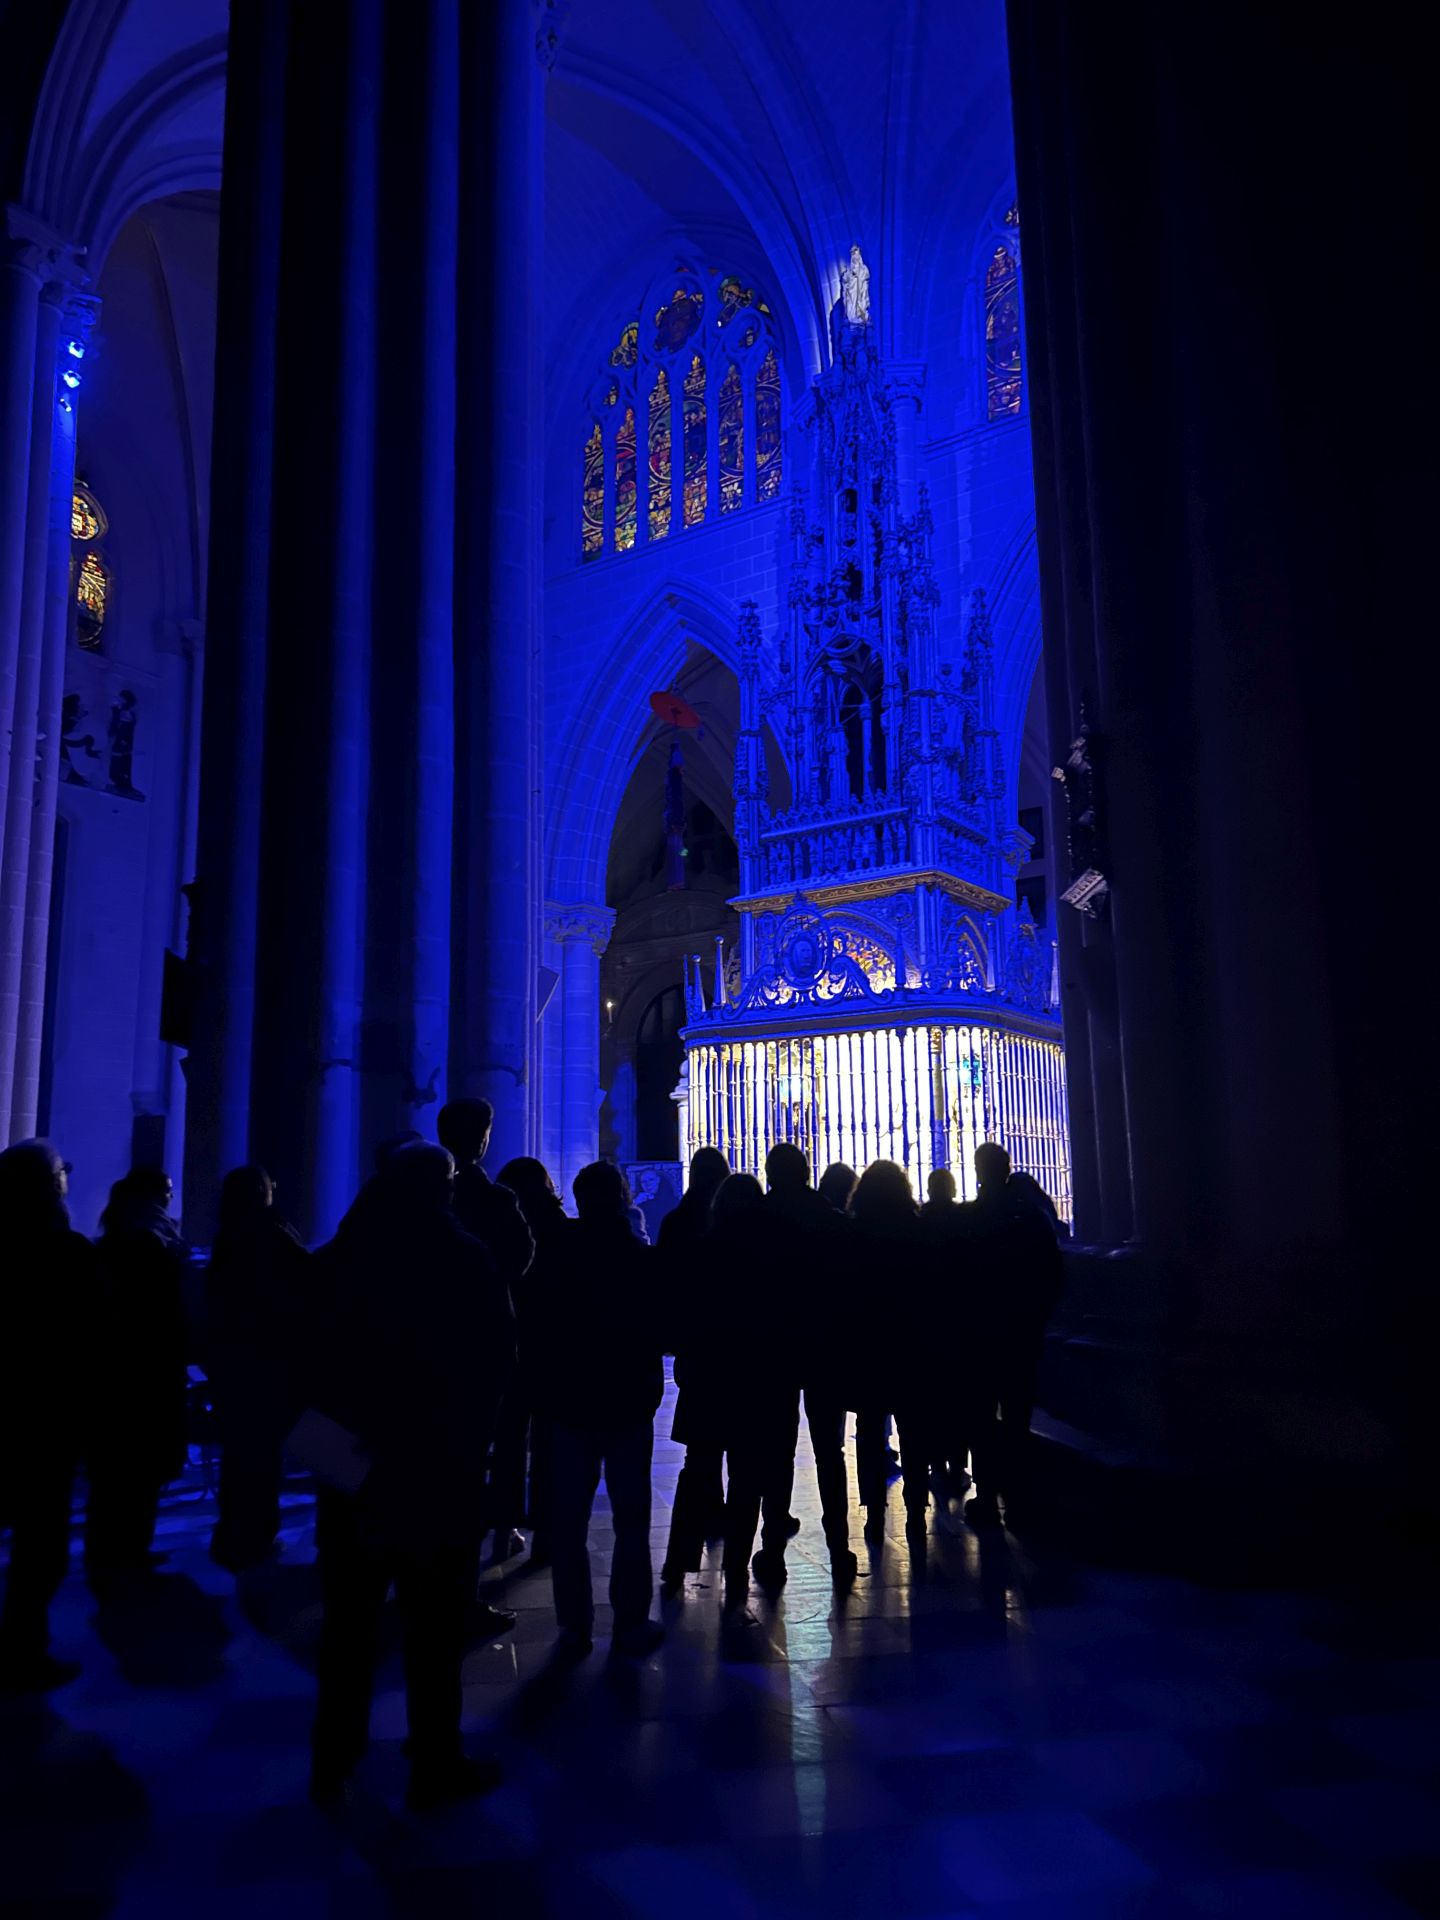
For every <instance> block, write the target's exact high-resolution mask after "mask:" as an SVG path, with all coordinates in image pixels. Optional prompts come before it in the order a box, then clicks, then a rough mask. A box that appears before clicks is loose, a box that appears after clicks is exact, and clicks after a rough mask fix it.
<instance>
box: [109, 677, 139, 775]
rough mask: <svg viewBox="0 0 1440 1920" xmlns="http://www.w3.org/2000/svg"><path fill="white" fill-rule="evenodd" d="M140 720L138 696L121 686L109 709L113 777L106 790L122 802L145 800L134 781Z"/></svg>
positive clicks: (111, 771)
mask: <svg viewBox="0 0 1440 1920" xmlns="http://www.w3.org/2000/svg"><path fill="white" fill-rule="evenodd" d="M138 717H139V716H138V714H137V713H136V710H135V695H134V694H133V693H132V692H131V691H130V689H129V687H122V688H121V690H120V693H119V695H118V697H117V698H116V700H115V703H114V705H113V706H112V707H111V709H110V724H109V728H108V731H109V735H110V778H109V781H108V782H107V783H106V787H105V791H106V792H107V793H118V794H119V795H120V797H121V799H122V800H143V799H144V798H145V796H144V794H143V793H141V792H140V791H139V789H138V788H137V787H136V785H135V783H134V781H133V780H132V779H131V774H132V772H133V770H134V765H135V722H136V720H137V719H138Z"/></svg>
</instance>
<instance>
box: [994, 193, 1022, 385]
mask: <svg viewBox="0 0 1440 1920" xmlns="http://www.w3.org/2000/svg"><path fill="white" fill-rule="evenodd" d="M1024 394H1025V376H1024V368H1023V365H1022V361H1021V341H1020V209H1019V207H1018V206H1014V205H1012V206H1011V207H1010V209H1009V211H1008V212H1007V213H1006V215H1005V221H1004V232H1003V235H1002V236H1001V237H1000V238H998V239H997V240H996V241H995V244H994V247H993V249H992V251H991V254H990V258H989V261H988V263H987V264H986V268H985V417H986V419H987V420H1008V419H1011V418H1013V417H1014V416H1015V415H1016V414H1018V413H1019V412H1020V408H1021V403H1022V401H1023V399H1024Z"/></svg>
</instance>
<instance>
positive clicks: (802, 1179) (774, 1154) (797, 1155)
mask: <svg viewBox="0 0 1440 1920" xmlns="http://www.w3.org/2000/svg"><path fill="white" fill-rule="evenodd" d="M765 1178H766V1179H767V1180H768V1181H769V1182H770V1191H771V1192H772V1193H795V1192H797V1191H798V1190H799V1189H800V1188H802V1187H808V1186H809V1184H810V1162H809V1161H808V1160H807V1159H806V1158H805V1156H804V1154H803V1153H802V1152H801V1151H800V1149H799V1147H797V1146H796V1144H795V1142H794V1141H793V1140H780V1141H777V1142H776V1144H775V1145H774V1146H773V1147H772V1148H771V1149H770V1151H769V1153H767V1154H766V1156H765Z"/></svg>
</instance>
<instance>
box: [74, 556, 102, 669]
mask: <svg viewBox="0 0 1440 1920" xmlns="http://www.w3.org/2000/svg"><path fill="white" fill-rule="evenodd" d="M109 598H110V576H109V574H108V573H107V572H106V571H105V563H104V562H103V561H102V560H101V558H100V556H99V554H98V553H94V552H91V553H87V554H86V556H85V558H84V559H83V560H82V561H81V562H80V571H79V572H78V573H77V574H76V576H75V629H76V638H77V639H78V640H79V642H80V644H81V646H82V647H98V646H99V644H100V629H101V628H102V627H103V626H104V624H105V610H106V605H107V603H108V601H109Z"/></svg>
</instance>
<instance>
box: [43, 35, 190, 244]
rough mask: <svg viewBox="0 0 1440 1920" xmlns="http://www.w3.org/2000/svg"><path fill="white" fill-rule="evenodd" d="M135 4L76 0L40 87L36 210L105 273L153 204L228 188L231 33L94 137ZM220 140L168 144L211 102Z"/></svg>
mask: <svg viewBox="0 0 1440 1920" xmlns="http://www.w3.org/2000/svg"><path fill="white" fill-rule="evenodd" d="M126 11H127V0H75V4H73V5H72V6H71V7H70V8H69V9H68V10H67V12H66V14H65V17H64V19H63V21H62V23H61V26H60V30H59V33H58V35H57V38H56V44H55V50H54V53H53V54H52V56H51V59H50V63H49V66H48V68H47V71H46V75H45V80H44V83H43V85H42V87H41V90H40V99H39V102H38V105H37V108H36V112H35V121H34V126H33V129H32V133H31V139H30V149H29V153H28V155H27V158H26V165H25V176H24V196H25V204H26V206H27V207H28V209H29V211H30V212H31V213H33V214H35V215H37V216H38V217H39V218H40V219H42V220H44V221H45V222H46V223H47V224H48V225H49V226H51V227H52V228H53V229H54V230H55V231H56V232H57V233H59V234H60V235H61V236H62V237H63V238H64V239H66V240H68V241H71V242H73V243H74V244H75V245H77V246H82V247H84V248H86V249H87V250H88V255H89V259H88V262H87V264H88V268H89V272H90V274H91V277H92V278H94V277H96V276H98V274H99V271H100V267H101V265H102V264H103V261H104V257H105V254H106V252H107V251H108V249H109V246H110V244H111V242H112V241H113V240H114V237H115V235H116V233H118V232H119V230H120V228H121V227H122V226H123V225H124V223H125V221H126V220H127V219H129V217H130V215H131V214H133V213H135V212H137V211H138V210H139V209H140V208H141V207H142V206H144V205H146V204H147V203H148V202H149V201H152V200H156V199H160V198H163V197H164V196H166V195H168V194H173V193H180V192H185V191H190V190H194V189H214V188H216V187H218V186H219V183H220V153H221V140H222V133H223V125H222V122H223V99H224V85H225V60H226V45H227V41H226V36H225V35H223V34H212V35H210V36H209V37H207V38H206V39H204V40H200V41H197V42H195V43H194V44H193V45H191V46H188V47H184V48H181V49H179V50H178V51H176V52H175V53H173V54H171V55H170V56H169V57H168V58H167V59H163V60H161V61H159V62H158V63H157V64H155V65H153V66H151V67H150V68H149V69H148V70H147V71H146V72H144V73H143V74H142V75H141V77H140V78H139V79H138V80H136V81H135V83H134V84H133V85H132V86H131V87H130V88H129V89H128V90H127V91H126V92H125V93H124V94H123V95H122V96H121V98H120V99H119V100H118V101H117V102H116V103H115V105H114V106H112V107H111V108H110V109H109V110H108V112H106V114H105V115H104V116H103V118H102V119H101V121H100V123H99V125H98V126H97V127H96V128H94V130H93V131H92V132H90V133H89V134H88V135H87V134H86V132H85V123H86V119H87V116H88V114H89V111H90V108H91V104H92V102H93V101H94V99H95V97H96V95H97V93H98V91H99V88H100V84H101V81H102V79H103V78H104V76H105V73H106V69H107V63H108V61H109V59H110V55H111V51H112V47H113V45H114V42H115V38H116V34H117V31H118V29H119V27H120V25H121V22H122V20H123V18H124V15H125V13H126ZM210 97H213V99H214V101H215V115H214V139H213V141H207V140H203V139H202V140H195V139H190V140H185V141H179V142H177V143H175V144H174V145H173V146H166V145H164V144H163V134H164V129H165V127H166V125H167V124H168V123H170V122H172V121H174V120H177V119H179V118H181V117H182V116H185V115H190V114H193V111H194V109H196V108H197V107H198V106H200V105H201V104H202V103H203V102H205V101H206V100H207V99H208V98H210Z"/></svg>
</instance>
